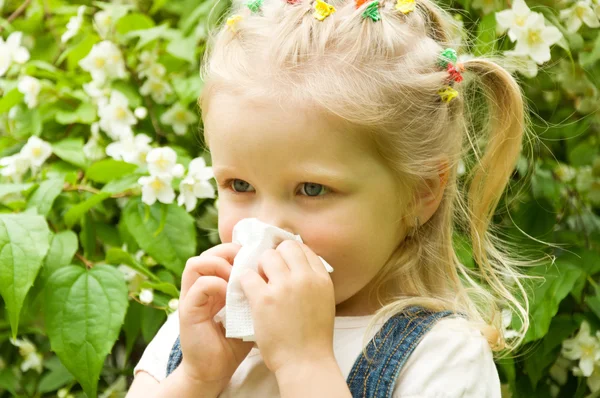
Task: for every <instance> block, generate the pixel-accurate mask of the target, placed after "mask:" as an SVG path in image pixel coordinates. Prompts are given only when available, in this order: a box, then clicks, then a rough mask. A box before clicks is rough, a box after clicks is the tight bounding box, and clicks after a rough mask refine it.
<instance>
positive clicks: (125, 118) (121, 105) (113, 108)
mask: <svg viewBox="0 0 600 398" xmlns="http://www.w3.org/2000/svg"><path fill="white" fill-rule="evenodd" d="M98 116H99V117H100V128H101V129H102V130H104V131H106V133H107V134H108V135H109V136H110V137H111V138H112V139H114V140H119V139H122V138H124V137H127V136H131V135H133V131H132V130H131V126H133V125H134V124H136V123H137V119H136V118H135V116H133V113H132V112H131V110H130V109H129V101H128V100H127V97H125V95H123V93H121V92H120V91H117V90H113V91H112V93H111V94H110V100H109V101H108V103H106V104H99V105H98Z"/></svg>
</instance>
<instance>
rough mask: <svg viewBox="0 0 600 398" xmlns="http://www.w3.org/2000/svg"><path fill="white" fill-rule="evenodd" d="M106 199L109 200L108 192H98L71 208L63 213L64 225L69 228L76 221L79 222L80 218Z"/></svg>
mask: <svg viewBox="0 0 600 398" xmlns="http://www.w3.org/2000/svg"><path fill="white" fill-rule="evenodd" d="M107 198H110V193H109V192H100V193H98V194H96V195H93V196H90V197H89V198H87V199H86V200H84V201H83V202H81V203H78V204H76V205H75V206H73V207H71V208H70V209H69V211H67V212H66V213H65V224H66V225H67V227H69V228H71V227H72V226H73V225H75V223H76V222H77V221H79V219H80V218H81V216H83V215H84V214H85V213H87V212H88V211H89V210H90V209H91V208H92V207H94V206H96V205H97V204H98V203H100V202H102V201H103V200H105V199H107Z"/></svg>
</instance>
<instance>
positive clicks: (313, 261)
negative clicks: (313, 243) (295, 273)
mask: <svg viewBox="0 0 600 398" xmlns="http://www.w3.org/2000/svg"><path fill="white" fill-rule="evenodd" d="M300 248H301V249H302V251H304V255H306V259H307V260H308V263H309V264H310V266H311V267H312V269H313V270H314V271H315V272H318V273H320V274H329V272H327V269H325V264H323V261H321V259H320V258H319V256H317V254H316V253H315V252H314V251H312V249H311V248H310V247H308V246H306V245H305V244H304V243H301V242H300Z"/></svg>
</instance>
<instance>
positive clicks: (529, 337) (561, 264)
mask: <svg viewBox="0 0 600 398" xmlns="http://www.w3.org/2000/svg"><path fill="white" fill-rule="evenodd" d="M582 272H583V271H582V270H581V269H580V268H579V267H577V266H576V265H573V264H572V263H571V262H570V261H569V260H568V259H563V258H557V259H556V262H555V264H554V265H552V266H550V267H548V268H546V267H545V266H540V267H536V269H535V271H534V272H532V274H533V275H538V276H542V277H544V278H545V282H544V283H541V284H540V283H539V282H538V284H537V285H536V288H535V290H534V291H533V294H532V299H531V314H530V320H531V325H530V328H529V330H528V331H527V334H526V335H525V338H524V340H523V344H525V343H528V342H530V341H535V340H538V339H540V338H542V337H544V336H545V335H546V333H548V328H549V326H550V323H551V321H552V318H553V317H554V316H555V315H556V313H557V312H558V306H559V304H560V302H561V301H562V300H563V299H564V298H565V297H567V295H568V294H569V293H570V292H571V290H572V289H573V286H574V285H575V283H576V282H577V280H578V279H579V278H580V277H581V274H582Z"/></svg>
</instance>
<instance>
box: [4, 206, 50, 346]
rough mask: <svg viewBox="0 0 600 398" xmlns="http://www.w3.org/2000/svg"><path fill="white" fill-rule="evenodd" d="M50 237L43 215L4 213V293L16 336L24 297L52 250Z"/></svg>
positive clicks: (13, 332)
mask: <svg viewBox="0 0 600 398" xmlns="http://www.w3.org/2000/svg"><path fill="white" fill-rule="evenodd" d="M49 238H50V230H49V229H48V224H46V220H45V219H44V217H42V216H39V215H30V214H0V295H1V296H2V298H3V299H4V303H5V305H6V310H7V312H8V319H9V321H10V327H11V330H12V335H13V337H15V338H16V336H17V330H18V325H19V314H20V313H21V307H22V306H23V301H24V300H25V296H26V295H27V292H28V291H29V289H30V288H31V286H32V285H33V281H34V280H35V278H36V276H37V274H38V272H39V270H40V267H41V266H42V261H43V260H44V257H45V256H46V253H47V252H48V248H49V246H50V245H49Z"/></svg>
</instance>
